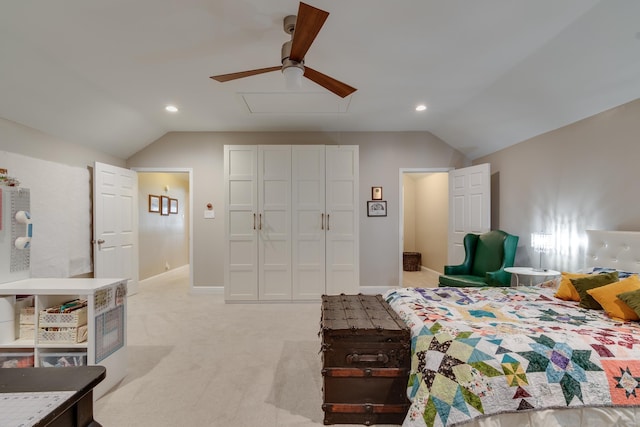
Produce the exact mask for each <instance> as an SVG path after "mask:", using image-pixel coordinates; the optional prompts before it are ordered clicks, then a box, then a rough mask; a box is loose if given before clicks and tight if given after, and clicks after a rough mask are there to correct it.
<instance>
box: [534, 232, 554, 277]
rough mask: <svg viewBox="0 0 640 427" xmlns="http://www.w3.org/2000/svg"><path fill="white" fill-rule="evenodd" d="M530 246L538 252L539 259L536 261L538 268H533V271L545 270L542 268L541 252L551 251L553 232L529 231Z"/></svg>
mask: <svg viewBox="0 0 640 427" xmlns="http://www.w3.org/2000/svg"><path fill="white" fill-rule="evenodd" d="M531 247H532V248H533V250H534V251H535V252H539V253H540V261H539V263H538V268H534V269H533V270H534V271H545V270H546V269H544V268H542V254H543V253H547V252H551V251H552V250H553V249H554V247H555V242H554V239H553V234H547V233H542V232H540V233H531Z"/></svg>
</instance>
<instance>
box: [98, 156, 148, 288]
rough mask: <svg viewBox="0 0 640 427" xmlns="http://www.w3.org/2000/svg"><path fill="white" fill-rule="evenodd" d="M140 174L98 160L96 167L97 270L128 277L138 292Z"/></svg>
mask: <svg viewBox="0 0 640 427" xmlns="http://www.w3.org/2000/svg"><path fill="white" fill-rule="evenodd" d="M137 199H138V175H137V174H136V172H134V171H132V170H130V169H123V168H119V167H116V166H111V165H107V164H104V163H98V162H96V163H95V164H94V167H93V236H94V237H93V238H94V241H93V263H94V265H93V272H94V276H95V277H97V278H127V279H128V283H127V289H128V293H129V294H130V295H131V294H135V293H137V292H138V201H137Z"/></svg>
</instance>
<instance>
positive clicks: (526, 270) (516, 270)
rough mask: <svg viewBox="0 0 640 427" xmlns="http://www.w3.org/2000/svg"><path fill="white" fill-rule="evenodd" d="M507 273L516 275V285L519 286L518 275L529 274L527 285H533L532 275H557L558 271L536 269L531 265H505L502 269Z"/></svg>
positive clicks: (543, 276)
mask: <svg viewBox="0 0 640 427" xmlns="http://www.w3.org/2000/svg"><path fill="white" fill-rule="evenodd" d="M504 271H506V272H507V273H511V274H515V275H516V286H520V276H529V286H531V285H533V278H534V277H542V278H545V277H553V278H555V277H559V276H560V272H559V271H555V270H549V269H543V270H538V269H536V268H533V267H507V268H505V269H504Z"/></svg>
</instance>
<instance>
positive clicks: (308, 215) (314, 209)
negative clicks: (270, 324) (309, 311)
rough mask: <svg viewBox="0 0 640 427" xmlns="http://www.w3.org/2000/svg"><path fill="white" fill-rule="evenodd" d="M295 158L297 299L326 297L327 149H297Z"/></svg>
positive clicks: (294, 257)
mask: <svg viewBox="0 0 640 427" xmlns="http://www.w3.org/2000/svg"><path fill="white" fill-rule="evenodd" d="M291 155H292V194H291V195H292V203H293V207H292V218H291V220H292V269H293V299H295V300H314V299H316V300H319V299H320V297H321V296H322V295H323V294H324V293H325V291H326V289H325V228H326V214H325V167H324V163H325V146H324V145H300V146H298V145H294V146H293V147H292V151H291Z"/></svg>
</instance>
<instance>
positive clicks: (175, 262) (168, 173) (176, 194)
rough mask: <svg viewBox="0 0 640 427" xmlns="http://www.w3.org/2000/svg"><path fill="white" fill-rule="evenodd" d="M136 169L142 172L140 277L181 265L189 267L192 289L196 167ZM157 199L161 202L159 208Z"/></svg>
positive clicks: (139, 222)
mask: <svg viewBox="0 0 640 427" xmlns="http://www.w3.org/2000/svg"><path fill="white" fill-rule="evenodd" d="M133 170H134V171H135V172H137V174H138V199H139V209H138V211H139V214H138V241H139V276H140V280H141V281H142V280H145V279H148V278H151V277H154V276H157V275H160V274H162V273H165V272H168V271H172V270H177V269H179V268H188V274H189V289H190V290H192V289H193V210H192V206H193V191H192V188H193V173H192V169H191V168H134V169H133ZM150 196H151V197H150ZM154 196H155V197H154ZM156 202H157V203H159V206H158V208H157V209H156V208H155V203H156ZM163 202H166V203H167V204H168V209H165V206H163ZM152 204H153V206H152Z"/></svg>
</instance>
